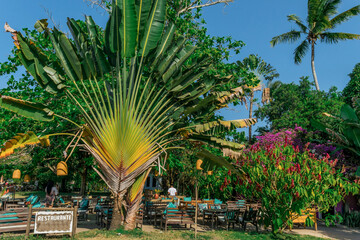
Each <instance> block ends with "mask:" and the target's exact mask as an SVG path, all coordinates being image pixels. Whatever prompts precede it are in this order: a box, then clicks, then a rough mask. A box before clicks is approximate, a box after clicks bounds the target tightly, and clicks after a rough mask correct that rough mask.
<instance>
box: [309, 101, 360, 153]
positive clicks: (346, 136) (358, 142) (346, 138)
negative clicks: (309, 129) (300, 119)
mask: <svg viewBox="0 0 360 240" xmlns="http://www.w3.org/2000/svg"><path fill="white" fill-rule="evenodd" d="M359 106H360V101H359V100H357V101H356V103H355V107H356V108H357V109H359V108H358V107H359ZM356 108H355V109H354V108H352V107H351V106H350V105H348V104H344V105H343V106H342V107H341V110H340V116H334V115H331V114H328V113H324V114H323V115H324V116H327V117H329V118H333V119H336V120H337V121H338V122H339V128H335V127H334V126H333V125H330V124H326V123H321V122H319V121H315V120H312V121H311V123H312V125H313V126H314V127H316V128H318V129H319V130H321V131H323V132H325V133H327V134H329V135H330V136H331V137H332V138H333V139H334V143H333V144H335V145H337V146H338V147H340V148H346V149H348V150H350V151H352V152H354V153H355V154H356V155H358V156H360V115H359V112H357V111H356Z"/></svg>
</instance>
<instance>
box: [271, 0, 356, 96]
mask: <svg viewBox="0 0 360 240" xmlns="http://www.w3.org/2000/svg"><path fill="white" fill-rule="evenodd" d="M340 3H341V0H308V15H307V19H306V22H304V21H302V20H301V19H300V18H299V17H298V16H296V15H294V14H292V15H289V16H288V21H290V22H294V23H295V24H296V25H297V26H298V27H299V30H291V31H290V32H287V33H284V34H281V35H279V36H276V37H274V38H273V39H272V40H271V42H270V43H271V46H273V47H274V46H275V45H277V44H278V43H285V42H289V43H293V42H295V41H297V40H299V39H300V38H301V36H304V37H305V39H303V41H302V42H301V43H300V45H299V46H298V47H297V48H296V49H295V51H294V59H295V63H296V64H300V63H301V60H302V59H303V57H304V56H305V55H306V53H307V52H308V51H309V49H311V69H312V74H313V77H314V82H315V87H316V89H317V90H320V87H319V83H318V80H317V76H316V72H315V45H316V43H317V42H318V41H320V42H322V43H331V44H334V43H338V42H339V41H343V40H353V39H360V35H358V34H352V33H343V32H332V31H331V30H332V29H334V28H335V27H337V26H338V25H339V24H341V23H343V22H345V21H347V20H349V19H350V18H351V17H354V16H357V15H359V13H360V5H357V6H355V7H353V8H351V9H349V10H347V11H345V12H342V13H340V14H338V12H337V9H338V7H339V5H340Z"/></svg>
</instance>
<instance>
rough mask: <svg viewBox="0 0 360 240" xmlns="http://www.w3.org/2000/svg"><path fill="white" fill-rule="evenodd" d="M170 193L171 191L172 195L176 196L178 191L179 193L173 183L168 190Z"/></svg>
mask: <svg viewBox="0 0 360 240" xmlns="http://www.w3.org/2000/svg"><path fill="white" fill-rule="evenodd" d="M168 193H169V195H170V197H175V196H176V193H177V191H176V188H174V186H173V185H171V187H170V188H169V190H168Z"/></svg>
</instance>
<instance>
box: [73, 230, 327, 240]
mask: <svg viewBox="0 0 360 240" xmlns="http://www.w3.org/2000/svg"><path fill="white" fill-rule="evenodd" d="M120 236H121V239H148V240H193V239H195V233H194V231H189V230H169V231H168V232H166V233H165V232H160V231H157V232H151V233H150V232H143V231H142V230H140V229H136V230H133V231H125V230H123V229H118V230H115V231H106V230H91V231H87V232H83V233H79V234H77V235H76V239H106V238H108V239H111V238H119V237H120ZM197 239H198V240H212V239H214V240H229V239H239V240H242V239H244V240H245V239H246V240H275V239H278V240H283V239H284V240H285V239H286V240H288V239H289V240H320V239H322V238H317V237H312V236H302V235H291V234H282V235H277V236H273V235H272V234H270V233H269V234H259V233H249V232H246V233H244V232H238V231H208V232H200V233H198V235H197Z"/></svg>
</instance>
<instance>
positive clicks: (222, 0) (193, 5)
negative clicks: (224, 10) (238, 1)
mask: <svg viewBox="0 0 360 240" xmlns="http://www.w3.org/2000/svg"><path fill="white" fill-rule="evenodd" d="M233 1H234V0H208V1H207V2H206V3H204V4H201V1H200V0H196V1H194V2H192V3H191V4H190V5H189V6H187V7H185V8H183V9H181V10H180V11H179V12H178V14H181V13H183V12H187V11H191V10H193V9H196V8H202V7H208V6H213V5H216V4H219V3H224V4H225V5H226V6H227V5H229V3H230V2H233Z"/></svg>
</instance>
